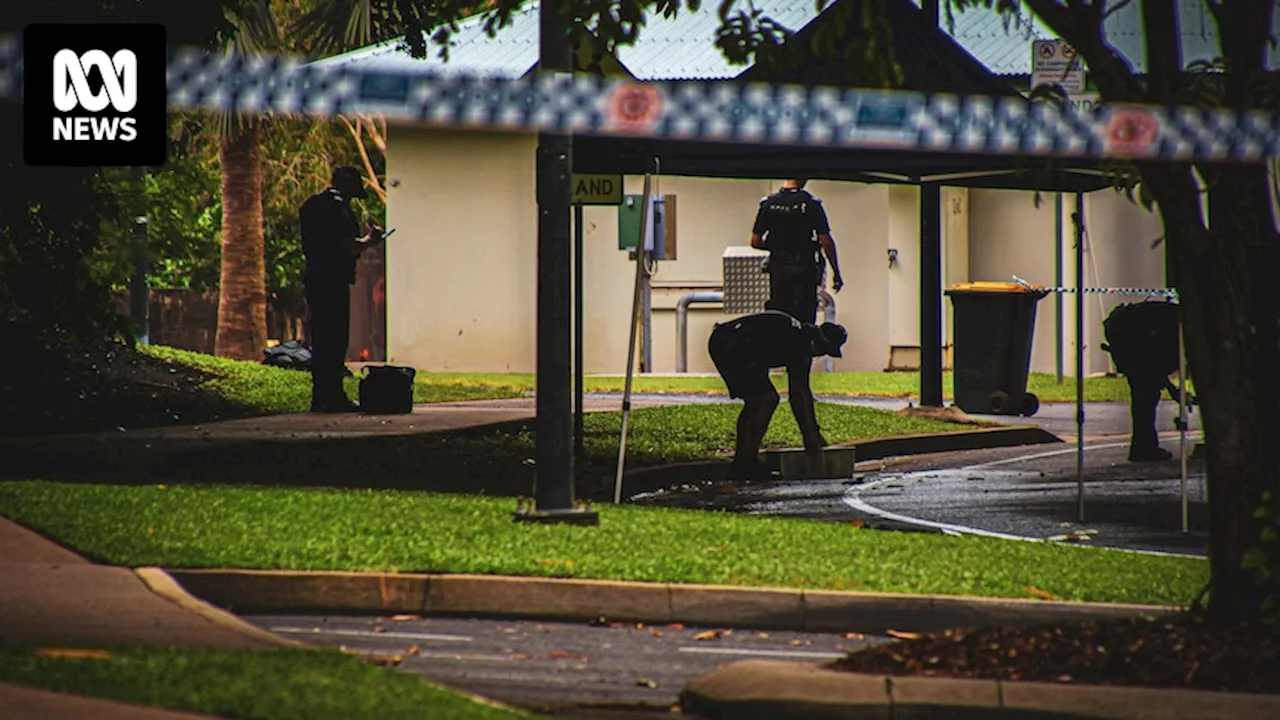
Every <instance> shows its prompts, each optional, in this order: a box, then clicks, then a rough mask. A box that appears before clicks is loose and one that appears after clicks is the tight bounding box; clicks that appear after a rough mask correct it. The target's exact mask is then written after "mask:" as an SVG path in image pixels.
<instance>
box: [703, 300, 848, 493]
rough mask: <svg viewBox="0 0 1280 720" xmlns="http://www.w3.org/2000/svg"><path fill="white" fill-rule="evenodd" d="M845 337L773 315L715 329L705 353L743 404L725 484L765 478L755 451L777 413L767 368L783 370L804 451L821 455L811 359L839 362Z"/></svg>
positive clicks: (837, 329)
mask: <svg viewBox="0 0 1280 720" xmlns="http://www.w3.org/2000/svg"><path fill="white" fill-rule="evenodd" d="M847 339H848V333H847V332H845V329H844V328H843V327H841V326H840V325H836V324H834V323H823V324H822V325H821V326H814V325H813V324H812V323H806V322H801V321H800V320H797V319H796V318H794V317H792V316H791V315H788V314H786V313H782V312H779V311H775V310H766V311H764V312H762V313H757V314H755V315H746V316H743V317H740V318H738V319H736V320H731V321H729V322H726V323H720V324H717V325H716V328H715V330H713V331H712V332H711V338H710V340H709V341H708V343H707V351H708V352H709V353H710V355H711V360H712V362H714V363H715V366H716V370H717V371H719V373H720V377H721V378H722V379H723V380H724V383H725V386H726V387H727V388H728V390H729V395H730V397H733V398H737V399H741V400H744V401H745V405H744V406H743V408H742V412H741V413H739V414H738V431H737V443H736V448H735V450H734V455H733V465H732V466H731V467H730V469H729V479H730V480H750V479H760V478H765V477H768V475H769V473H768V471H767V470H765V469H764V468H763V466H762V463H760V459H759V453H760V445H761V443H763V442H764V434H765V431H766V430H768V429H769V422H770V420H772V419H773V412H774V410H776V409H777V407H778V399H779V398H778V391H777V390H775V389H774V387H773V382H771V381H770V379H769V370H770V369H771V368H779V367H781V368H786V369H787V393H788V401H789V402H790V403H791V412H792V413H793V414H794V415H795V418H796V423H797V424H799V425H800V432H801V434H802V436H803V437H804V447H805V450H806V451H808V452H810V453H817V452H821V450H822V448H824V447H826V446H827V440H826V438H824V437H823V436H822V432H821V430H820V429H819V428H818V420H817V416H816V415H815V413H814V408H813V391H812V390H811V389H810V387H809V371H810V368H811V367H812V365H813V359H814V358H815V357H821V356H823V355H831V356H832V357H841V351H840V347H841V346H842V345H844V343H845V340H847Z"/></svg>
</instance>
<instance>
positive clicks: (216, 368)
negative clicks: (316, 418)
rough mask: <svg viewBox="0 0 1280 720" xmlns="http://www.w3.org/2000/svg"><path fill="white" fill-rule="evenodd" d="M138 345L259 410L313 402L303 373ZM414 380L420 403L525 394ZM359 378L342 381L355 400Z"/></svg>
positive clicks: (288, 409) (300, 408)
mask: <svg viewBox="0 0 1280 720" xmlns="http://www.w3.org/2000/svg"><path fill="white" fill-rule="evenodd" d="M140 349H141V350H142V352H144V353H146V354H147V355H150V356H152V357H155V358H159V359H162V360H168V361H172V362H177V363H181V364H183V365H187V366H189V367H193V368H196V369H198V370H202V371H204V372H206V373H208V374H210V375H213V376H214V379H212V380H210V381H209V382H208V383H207V384H206V385H205V387H204V389H205V390H207V391H209V392H211V393H213V394H215V395H218V396H220V397H222V398H223V399H225V400H228V401H232V402H235V403H238V404H241V405H246V406H249V407H252V408H255V409H257V410H258V411H260V412H261V413H263V414H277V413H293V412H306V411H307V410H308V408H309V407H310V405H311V375H310V374H309V373H307V372H303V371H299V370H288V369H285V368H277V367H271V366H269V365H263V364H262V363H257V362H247V361H244V360H228V359H226V358H220V357H214V356H213V355H204V354H202V353H196V352H190V351H187V350H178V349H176V348H170V347H163V346H159V345H145V346H141V347H140ZM415 379H416V382H415V383H414V387H413V400H414V402H419V403H431V402H451V401H459V400H496V399H502V398H512V397H520V396H522V395H523V394H524V392H523V391H522V390H519V389H516V388H514V387H510V386H505V387H504V386H501V385H487V384H484V383H471V382H463V381H458V380H454V379H451V378H437V377H435V376H431V375H427V374H425V373H419V374H418V375H417V376H416V377H415ZM358 382H359V381H358V380H357V379H356V378H347V379H346V380H345V382H344V385H345V386H346V390H347V395H348V396H349V397H350V398H351V399H353V400H354V399H356V397H357V388H358Z"/></svg>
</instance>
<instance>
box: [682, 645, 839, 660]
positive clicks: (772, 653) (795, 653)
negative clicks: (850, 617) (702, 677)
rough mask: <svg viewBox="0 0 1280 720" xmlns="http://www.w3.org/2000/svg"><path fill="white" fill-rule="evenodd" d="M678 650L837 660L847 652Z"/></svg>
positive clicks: (734, 649)
mask: <svg viewBox="0 0 1280 720" xmlns="http://www.w3.org/2000/svg"><path fill="white" fill-rule="evenodd" d="M680 652H688V653H702V654H704V655H768V656H771V657H797V658H818V659H830V660H838V659H839V658H842V657H844V656H845V655H848V653H830V652H812V651H807V650H765V649H763V648H762V649H760V650H756V649H753V648H717V647H682V648H680Z"/></svg>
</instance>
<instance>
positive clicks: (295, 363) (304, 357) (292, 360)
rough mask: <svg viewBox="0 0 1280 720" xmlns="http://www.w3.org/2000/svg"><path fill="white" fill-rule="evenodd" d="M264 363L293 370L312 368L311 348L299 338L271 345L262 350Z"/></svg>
mask: <svg viewBox="0 0 1280 720" xmlns="http://www.w3.org/2000/svg"><path fill="white" fill-rule="evenodd" d="M262 364H263V365H270V366H272V367H280V368H290V369H293V370H310V369H311V350H310V349H309V348H307V347H306V346H305V345H303V344H302V343H300V342H298V341H297V340H286V341H285V342H282V343H280V344H279V345H276V346H275V347H269V348H267V349H265V350H263V351H262Z"/></svg>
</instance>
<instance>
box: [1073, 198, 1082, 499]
mask: <svg viewBox="0 0 1280 720" xmlns="http://www.w3.org/2000/svg"><path fill="white" fill-rule="evenodd" d="M1073 219H1074V220H1075V226H1076V506H1077V510H1078V513H1079V519H1080V522H1084V193H1076V211H1075V214H1074V215H1073Z"/></svg>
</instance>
